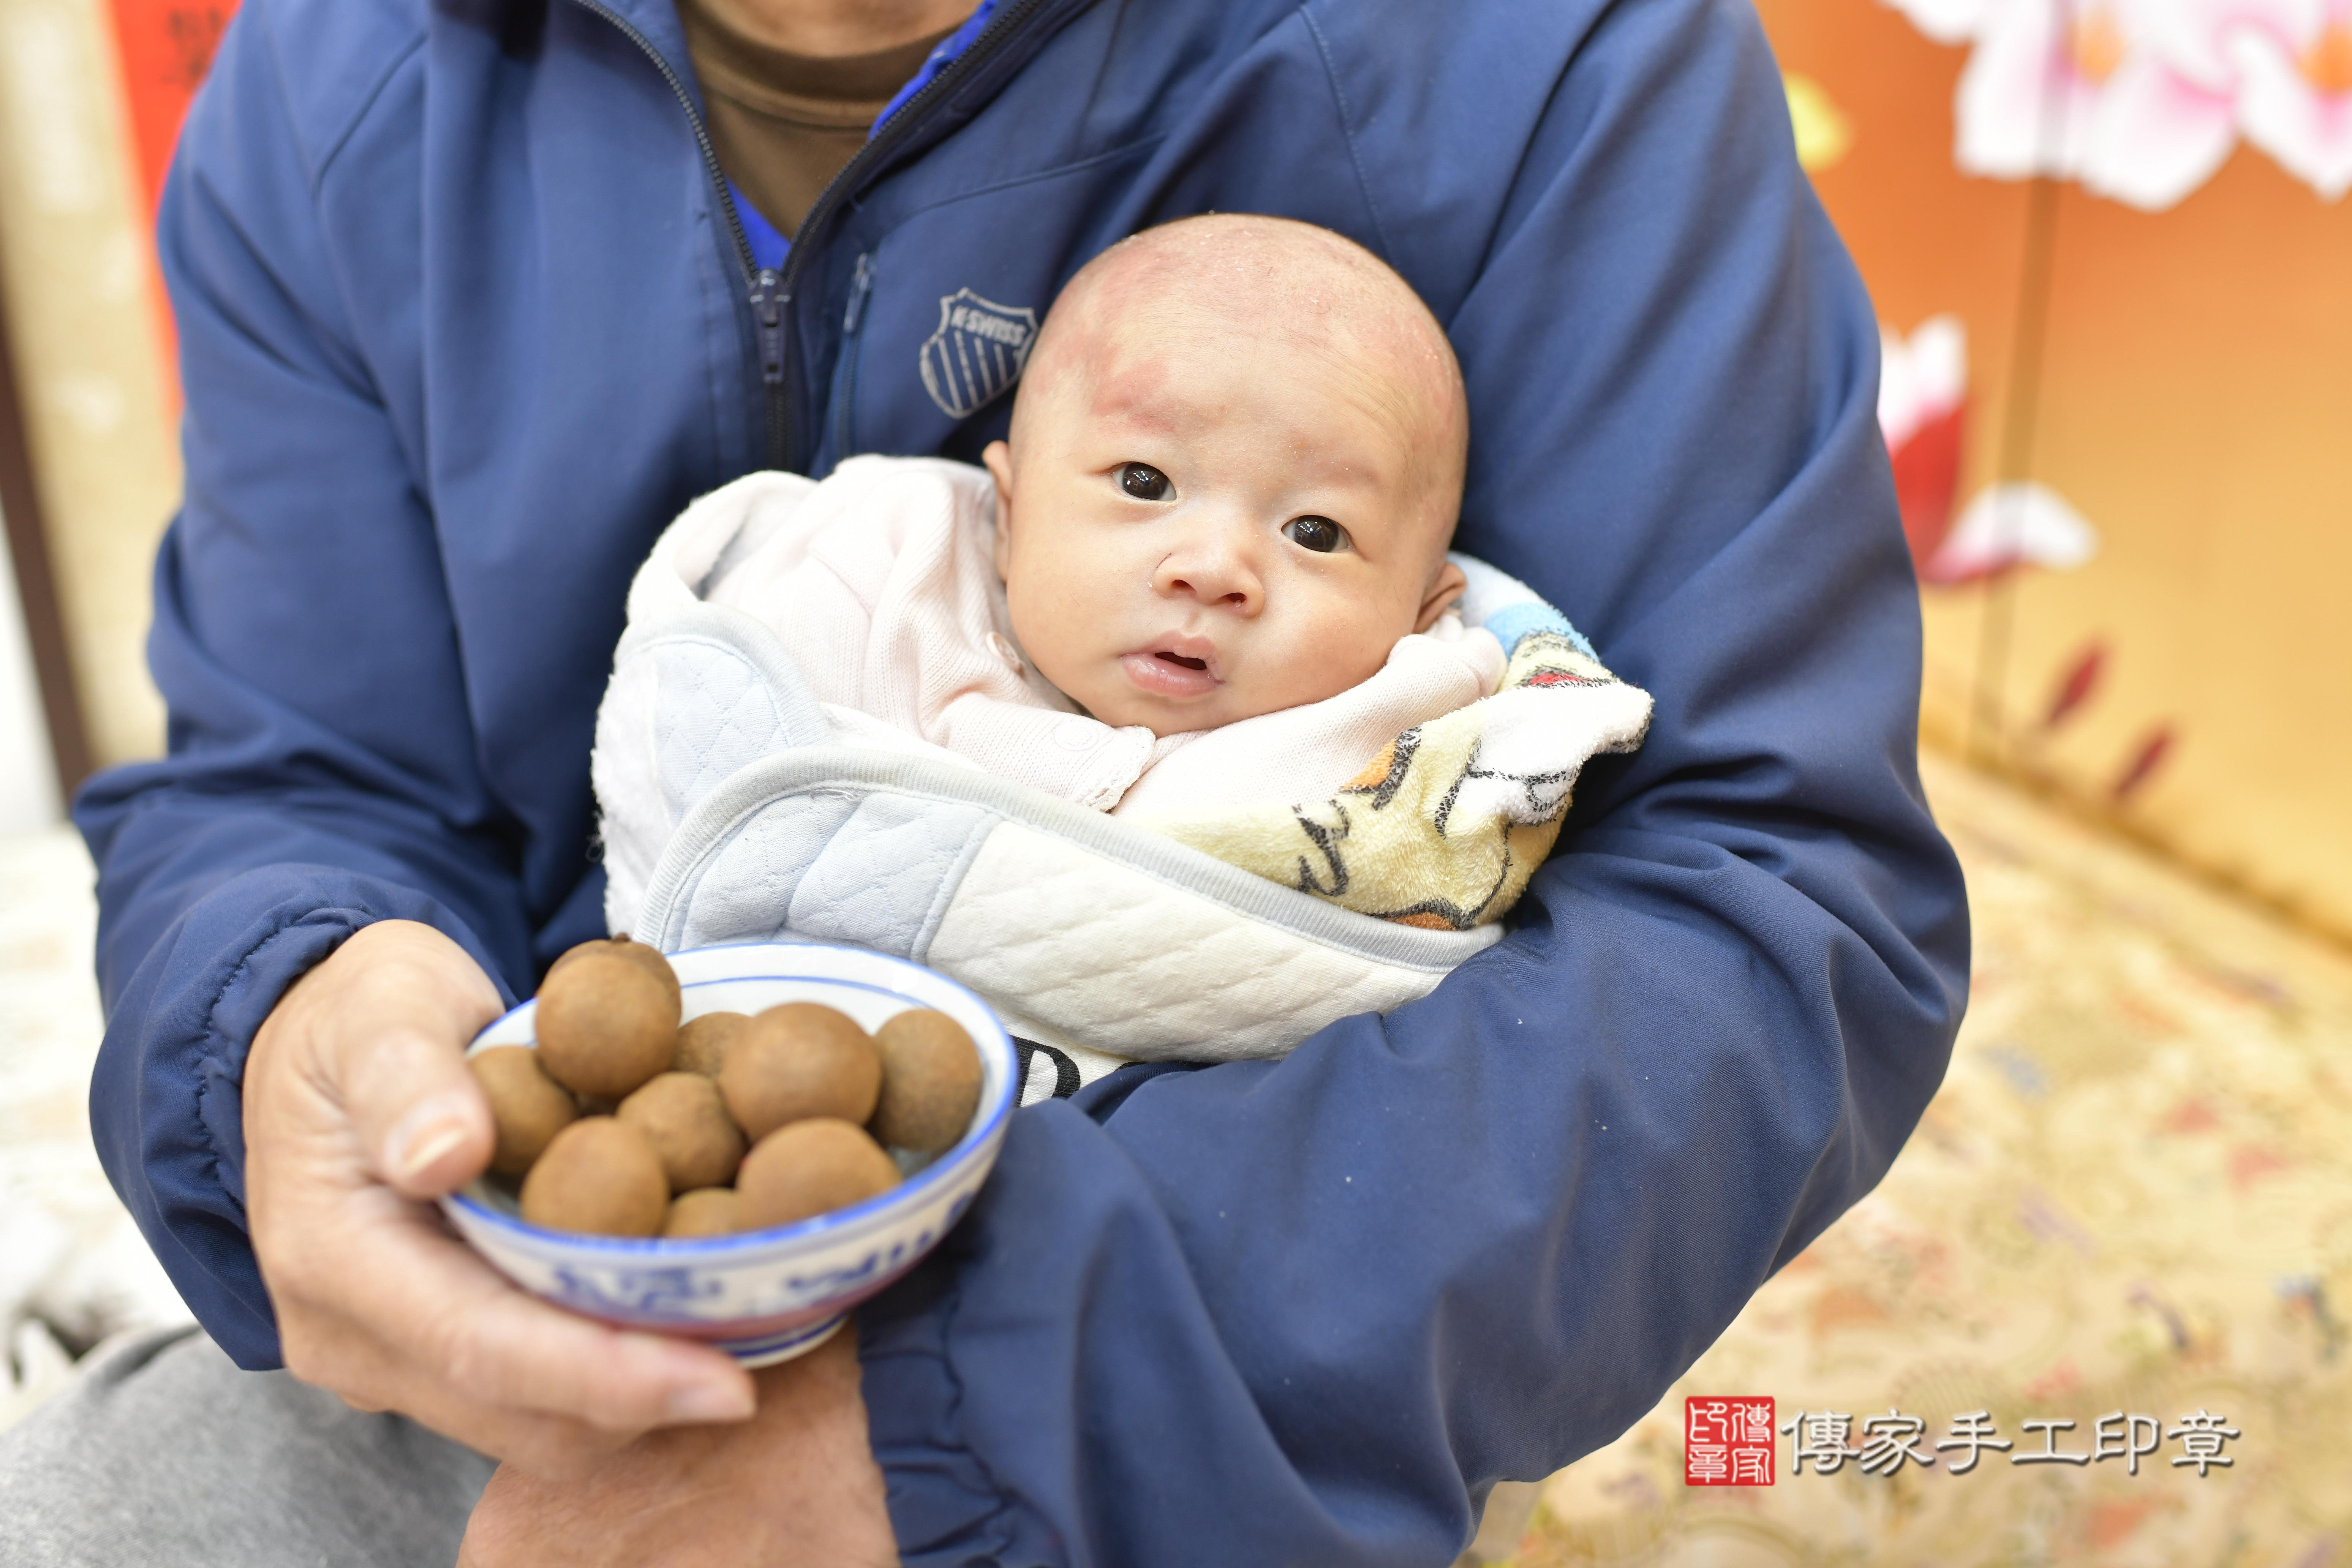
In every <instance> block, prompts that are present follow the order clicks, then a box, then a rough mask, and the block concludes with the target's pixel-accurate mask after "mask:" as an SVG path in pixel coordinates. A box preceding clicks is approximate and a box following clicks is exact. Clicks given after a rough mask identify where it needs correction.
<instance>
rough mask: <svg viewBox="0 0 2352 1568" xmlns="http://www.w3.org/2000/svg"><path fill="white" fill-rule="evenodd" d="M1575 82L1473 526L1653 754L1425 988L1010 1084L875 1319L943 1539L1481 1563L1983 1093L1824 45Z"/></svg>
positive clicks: (1662, 54)
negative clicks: (1069, 1092)
mask: <svg viewBox="0 0 2352 1568" xmlns="http://www.w3.org/2000/svg"><path fill="white" fill-rule="evenodd" d="M1547 101H1548V107H1547V108H1546V110H1545V111H1544V117H1543V122H1542V124H1541V125H1540V127H1539V128H1538V131H1537V132H1536V134H1535V135H1534V136H1533V137H1532V138H1531V140H1530V142H1529V143H1528V151H1527V153H1526V154H1525V158H1524V161H1523V162H1522V163H1519V164H1517V166H1516V168H1512V167H1511V166H1509V165H1508V164H1506V165H1505V168H1506V173H1505V174H1504V175H1502V176H1501V177H1503V178H1507V179H1508V180H1510V181H1512V182H1513V188H1512V190H1511V193H1510V195H1509V197H1508V199H1507V202H1506V203H1505V204H1504V205H1503V207H1502V209H1501V211H1502V216H1501V219H1500V221H1499V224H1498V226H1497V229H1496V233H1495V235H1494V236H1493V238H1492V242H1491V244H1490V246H1489V247H1487V249H1486V253H1485V255H1486V259H1485V261H1484V264H1483V266H1482V267H1481V268H1479V270H1478V278H1477V281H1476V282H1475V286H1473V287H1472V288H1471V289H1470V290H1469V292H1468V293H1467V295H1466V297H1465V299H1464V300H1463V301H1462V303H1461V305H1460V308H1459V310H1457V311H1455V312H1454V315H1453V318H1452V320H1451V321H1450V323H1449V325H1450V328H1451V331H1452V332H1453V334H1454V340H1455V342H1456V344H1457V347H1458V348H1459V350H1460V352H1461V355H1462V358H1463V362H1464V366H1465V374H1466V376H1467V379H1468V381H1469V384H1470V386H1471V390H1472V397H1473V405H1474V414H1473V430H1474V432H1475V435H1474V440H1475V442H1476V444H1477V447H1478V448H1479V450H1478V453H1477V454H1476V455H1475V456H1474V464H1473V466H1474V481H1473V484H1472V488H1471V491H1470V495H1469V497H1468V500H1467V502H1466V504H1465V522H1464V532H1463V536H1462V540H1461V543H1462V547H1463V548H1465V549H1467V550H1469V551H1470V552H1473V553H1476V554H1480V555H1483V556H1485V557H1486V558H1488V559H1490V560H1492V561H1494V562H1495V563H1496V564H1497V565H1499V566H1501V567H1503V568H1504V569H1506V570H1507V571H1509V572H1511V573H1513V574H1516V575H1518V576H1521V577H1523V578H1525V579H1526V580H1528V582H1529V583H1530V584H1533V585H1534V586H1535V587H1537V588H1538V590H1539V591H1541V592H1543V593H1544V595H1545V596H1546V597H1548V598H1549V599H1550V600H1552V602H1554V603H1555V604H1559V605H1562V606H1563V607H1564V608H1567V609H1568V610H1569V612H1570V616H1571V617H1572V618H1573V619H1575V620H1576V622H1577V623H1578V625H1579V626H1581V627H1583V628H1584V629H1585V630H1587V631H1588V632H1591V633H1592V634H1593V635H1594V637H1595V639H1596V641H1598V642H1599V644H1600V647H1601V654H1602V657H1603V658H1606V659H1607V660H1608V662H1609V664H1610V665H1611V667H1612V668H1614V669H1616V670H1617V671H1618V672H1620V673H1621V674H1622V676H1624V678H1625V679H1629V680H1633V681H1635V682H1637V683H1639V684H1640V685H1643V686H1644V687H1646V688H1647V689H1649V690H1650V691H1651V692H1652V693H1653V694H1654V696H1655V698H1656V701H1657V710H1656V716H1655V720H1654V723H1653V725H1652V728H1651V731H1650V737H1649V740H1648V741H1647V742H1646V744H1645V745H1644V746H1643V749H1642V750H1641V752H1638V753H1636V754H1635V755H1633V756H1632V757H1630V758H1624V759H1606V760H1604V761H1603V762H1601V763H1596V764H1595V765H1594V766H1593V767H1592V768H1591V770H1590V771H1589V773H1588V775H1587V779H1586V781H1585V783H1584V784H1582V785H1581V787H1580V798H1579V800H1578V803H1577V806H1576V810H1575V813H1574V815H1573V816H1572V818H1571V820H1570V825H1569V830H1568V831H1567V832H1566V833H1565V834H1564V835H1563V837H1562V838H1561V847H1560V848H1559V851H1558V852H1557V853H1555V855H1554V856H1553V858H1551V859H1550V861H1549V863H1548V864H1546V865H1545V866H1544V867H1543V868H1542V869H1541V870H1540V871H1539V872H1538V874H1537V876H1536V878H1535V879H1534V881H1533V884H1532V886H1531V888H1530V890H1529V892H1528V897H1527V899H1526V900H1525V901H1524V902H1523V903H1522V904H1521V905H1520V906H1519V910H1518V911H1517V915H1516V917H1515V919H1514V921H1513V929H1512V930H1511V931H1509V933H1508V935H1507V938H1506V940H1505V941H1503V942H1501V943H1499V944H1498V945H1497V946H1496V947H1495V948H1493V949H1491V950H1489V951H1488V952H1485V953H1484V954H1482V955H1480V956H1479V957H1477V958H1475V959H1474V960H1472V961H1471V962H1470V963H1465V965H1463V966H1462V967H1461V968H1460V969H1459V970H1458V971H1456V972H1455V973H1454V974H1453V975H1451V976H1449V977H1448V979H1447V980H1446V982H1445V983H1444V984H1442V985H1441V986H1440V987H1439V988H1438V989H1437V990H1436V992H1434V993H1433V994H1432V995H1430V996H1429V997H1427V998H1425V999H1424V1000H1423V1001H1421V1002H1418V1003H1415V1004H1412V1005H1408V1006H1404V1007H1402V1008H1399V1009H1398V1010H1396V1011H1395V1012H1394V1013H1392V1014H1391V1015H1389V1016H1386V1017H1376V1016H1366V1017H1359V1018H1354V1019H1350V1020H1347V1021H1345V1022H1342V1023H1340V1024H1338V1025H1335V1026H1332V1027H1330V1028H1328V1029H1327V1030H1325V1031H1323V1032H1322V1033H1321V1034H1320V1035H1318V1036H1317V1037H1315V1038H1313V1039H1312V1040H1310V1041H1308V1042H1307V1044H1306V1045H1305V1046H1304V1047H1301V1048H1300V1049H1299V1050H1298V1051H1297V1052H1296V1053H1295V1054H1294V1055H1292V1056H1291V1057H1290V1058H1287V1059H1286V1060H1284V1061H1282V1062H1280V1063H1268V1064H1257V1063H1252V1064H1234V1065H1227V1066H1219V1067H1214V1068H1203V1069H1198V1070H1181V1069H1180V1070H1166V1069H1152V1070H1146V1069H1140V1068H1128V1069H1124V1070H1123V1071H1122V1072H1121V1073H1119V1074H1116V1075H1113V1077H1112V1078H1111V1079H1106V1080H1104V1082H1103V1083H1101V1084H1098V1085H1096V1086H1093V1087H1092V1088H1091V1089H1089V1090H1088V1091H1087V1092H1086V1093H1085V1094H1082V1095H1081V1096H1080V1097H1079V1098H1078V1100H1076V1102H1075V1103H1067V1104H1055V1105H1048V1106H1045V1107H1042V1108H1039V1109H1036V1110H1030V1111H1026V1112H1024V1114H1023V1115H1021V1116H1020V1117H1018V1118H1016V1119H1015V1121H1014V1125H1013V1131H1012V1134H1011V1136H1010V1138H1009V1139H1008V1141H1007V1142H1006V1145H1005V1149H1004V1152H1003V1156H1002V1158H1001V1160H1000V1162H999V1163H998V1165H997V1168H996V1171H995V1173H994V1175H993V1177H992V1180H991V1182H990V1183H989V1184H988V1186H987V1187H986V1188H985V1189H984V1190H983V1192H982V1195H981V1197H980V1199H979V1200H978V1202H977V1203H976V1204H975V1205H974V1208H973V1210H972V1212H971V1214H970V1215H968V1216H967V1217H966V1219H965V1220H964V1222H963V1224H962V1225H961V1226H960V1227H959V1228H958V1229H957V1230H956V1231H954V1232H953V1233H951V1234H950V1237H948V1238H947V1240H946V1241H945V1242H943V1243H942V1245H941V1247H940V1250H939V1252H938V1253H937V1254H936V1255H935V1256H934V1257H933V1258H930V1259H928V1260H926V1263H925V1264H924V1266H922V1267H921V1268H919V1270H918V1271H917V1272H916V1273H915V1274H914V1275H912V1276H910V1277H909V1279H908V1281H906V1282H904V1283H903V1284H902V1285H901V1286H900V1287H898V1289H895V1290H893V1291H891V1292H888V1293H886V1294H885V1295H884V1296H882V1297H881V1298H879V1299H877V1300H876V1301H875V1302H872V1303H869V1305H868V1306H867V1307H866V1309H864V1310H863V1314H862V1320H863V1329H862V1332H863V1335H864V1351H865V1356H866V1393H867V1403H868V1405H869V1408H870V1410H871V1414H872V1420H873V1427H874V1432H875V1436H876V1441H877V1452H878V1453H879V1454H880V1455H881V1457H882V1458H883V1460H884V1463H885V1468H886V1471H887V1477H888V1480H889V1487H890V1499H891V1507H892V1511H893V1519H894V1521H895V1523H896V1525H897V1528H898V1532H899V1536H900V1540H901V1543H902V1546H903V1548H904V1550H905V1552H906V1557H907V1561H908V1563H910V1564H923V1565H926V1568H929V1565H944V1564H951V1563H952V1564H963V1563H1005V1564H1028V1563H1089V1564H1092V1563H1118V1564H1123V1565H1138V1568H1148V1565H1151V1564H1168V1565H1170V1568H1181V1565H1184V1564H1194V1563H1357V1564H1397V1565H1400V1568H1402V1565H1405V1564H1429V1563H1444V1562H1446V1561H1448V1560H1450V1558H1451V1557H1452V1556H1453V1554H1454V1552H1457V1551H1458V1550H1459V1549H1460V1547H1461V1545H1462V1543H1463V1542H1465V1540H1466V1538H1467V1537H1468V1535H1469V1534H1470V1532H1471V1530H1472V1527H1473V1524H1474V1521H1475V1515H1476V1512H1477V1510H1478V1509H1479V1507H1480V1506H1481V1504H1482V1502H1483V1500H1484V1497H1485V1494H1486V1490H1487V1489H1489V1488H1490V1487H1491V1486H1492V1484H1493V1483H1494V1482H1495V1481H1496V1480H1497V1479H1507V1478H1523V1479H1536V1478H1539V1477H1541V1476H1543V1475H1545V1474H1547V1473H1549V1472H1550V1471H1551V1470H1553V1469H1555V1468H1558V1467H1559V1466H1561V1465H1564V1464H1566V1463H1568V1462H1569V1461H1570V1460H1572V1459H1575V1458H1578V1457H1579V1456H1580V1455H1582V1454H1584V1453H1587V1452H1589V1451H1591V1449H1593V1448H1595V1447H1599V1446H1601V1445H1602V1444H1604V1443H1606V1442H1608V1441H1610V1440H1611V1439H1612V1438H1613V1437H1614V1436H1617V1435H1618V1434H1619V1433H1620V1432H1622V1431H1623V1430H1624V1429H1625V1428H1626V1427H1627V1426H1630V1425H1631V1424H1632V1423H1633V1421H1635V1420H1636V1419H1638V1418H1639V1417H1640V1416H1641V1415H1643V1413H1644V1412H1646V1411H1647V1410H1648V1409H1649V1408H1650V1407H1651V1406H1652V1405H1654V1403H1655V1401H1656V1400H1657V1399H1658V1398H1659V1397H1660V1395H1661V1394H1663V1393H1664V1391H1665V1390H1666V1388H1667V1387H1668V1386H1669V1384H1671V1383H1672V1382H1673V1381H1674V1380H1675V1378H1676V1377H1677V1376H1678V1375H1680V1374H1681V1373H1683V1372H1684V1371H1685V1369H1686V1368H1687V1367H1688V1366H1689V1365H1690V1363H1692V1362H1693V1361H1694V1360H1695V1359H1696V1357H1697V1356H1698V1354H1699V1353H1700V1352H1702V1351H1703V1350H1705V1349H1706V1346H1707V1345H1708V1344H1709V1343H1710V1342H1712V1341H1713V1340H1714V1339H1715V1338H1716V1337H1717V1335H1718V1334H1719V1333H1720V1332H1721V1331H1723V1330H1724V1328H1725V1327H1726V1326H1727V1324H1728V1323H1729V1322H1730V1321H1731V1320H1732V1318H1733V1317H1734V1316H1735V1315H1736V1314H1737V1313H1738V1310H1739V1309H1740V1307H1741V1305H1742V1304H1743V1303H1744V1302H1745V1301H1746V1300H1748V1296H1749V1295H1750V1294H1751V1293H1752V1292H1753V1291H1754V1290H1755V1289H1756V1287H1757V1286H1758V1285H1759V1284H1760V1283H1761V1282H1762V1281H1763V1280H1764V1279H1766V1277H1767V1276H1769V1274H1770V1273H1771V1272H1772V1271H1773V1270H1774V1269H1775V1268H1778V1267H1779V1266H1780V1265H1781V1264H1782V1263H1784V1262H1786V1261H1787V1260H1788V1259H1789V1258H1790V1257H1792V1256H1794V1254H1795V1253H1796V1252H1797V1251H1798V1250H1800V1249H1801V1247H1804V1246H1805V1244H1806V1243H1807V1242H1808V1241H1809V1240H1811V1238H1812V1237H1814V1236H1816V1235H1818V1234H1819V1233H1820V1232H1821V1230H1822V1228H1823V1227H1824V1226H1827V1225H1828V1224H1829V1223H1830V1222H1831V1220H1832V1219H1833V1218H1834V1217H1836V1216H1837V1215H1839V1214H1840V1213H1841V1212H1843V1210H1844V1209H1845V1208H1846V1207H1847V1205H1850V1204H1852V1203H1853V1201H1854V1200H1855V1199H1856V1198H1857V1197H1858V1196H1860V1195H1861V1194H1863V1193H1864V1192H1865V1191H1867V1190H1868V1189H1869V1188H1870V1187H1871V1186H1872V1185H1873V1184H1874V1183H1875V1182H1876V1181H1877V1180H1878V1179H1879V1177H1880V1176H1881V1174H1882V1173H1884V1172H1885V1169H1886V1167H1887V1164H1888V1163H1889V1162H1890V1161H1891V1160H1892V1159H1893V1158H1894V1156H1895V1152H1896V1150H1897V1149H1898V1148H1899V1147H1900V1145H1901V1144H1902V1142H1903V1141H1904V1139H1905V1137H1906V1135H1907V1134H1908V1132H1909V1131H1910V1130H1911V1128H1912V1126H1913V1124H1914V1122H1915V1121H1916V1119H1917V1117H1918V1115H1919V1113H1920V1111H1921V1110H1922V1109H1923V1108H1924V1106H1925V1105H1926V1103H1927V1100H1928V1098H1929V1097H1930V1095H1931V1094H1932V1093H1933V1092H1934V1090H1935V1089H1936V1087H1937V1083H1938V1082H1939V1080H1940V1079H1941V1077H1942V1074H1943V1070H1944V1067H1945V1064H1946V1061H1947V1059H1948V1053H1949V1049H1950V1045H1951V1041H1952V1037H1953V1034H1954V1031H1955V1029H1956V1027H1957V1026H1958V1017H1959V1014H1960V1010H1961V1006H1962V1002H1963V994H1964V987H1965V976H1966V971H1967V958H1968V952H1967V949H1968V928H1967V915H1966V906H1965V901H1964V895H1963V889H1962V887H1961V881H1960V877H1959V872H1958V867H1957V865H1956V863H1955V861H1954V859H1953V857H1952V855H1951V853H1950V851H1949V848H1948V846H1947V845H1946V844H1945V843H1944V841H1943V839H1942V837H1940V835H1939V834H1938V833H1937V829H1936V827H1935V826H1934V824H1933V822H1932V821H1931V819H1930V817H1929V816H1928V813H1927V807H1926V805H1925V804H1924V802H1923V800H1922V797H1921V795H1920V791H1919V787H1918V782H1917V777H1916V752H1915V746H1916V694H1917V687H1918V679H1919V647H1918V643H1919V626H1918V610H1917V601H1916V590H1915V587H1914V584H1913V580H1912V575H1911V572H1910V567H1909V563H1908V559H1907V556H1906V552H1905V547H1904V543H1903V540H1902V535H1901V531H1900V527H1899V524H1898V521H1897V516H1896V510H1895V497H1894V493H1893V488H1892V485H1891V483H1890V480H1889V478H1888V474H1887V468H1886V459H1885V448H1884V446H1883V444H1882V442H1881V439H1880V437H1879V435H1878V431H1877V426H1876V423H1875V418H1874V404H1875V395H1876V375H1875V356H1876V343H1877V337H1876V331H1875V324H1874V320H1873V316H1872V312H1871V310H1870V306H1869V302H1868V300H1866V299H1865V298H1864V293H1863V290H1862V289H1861V287H1860V284H1859V282H1858V280H1857V279H1855V277H1854V275H1853V270H1852V268H1851V265H1850V263H1849V262H1848V261H1847V259H1846V258H1845V256H1844V253H1843V249H1842V248H1841V247H1840V245H1839V243H1838V241H1837V239H1836V237H1835V236H1834V235H1833V233H1832V230H1831V229H1830V227H1829V225H1828V223H1827V221H1826V219H1825V218H1824V216H1822V213H1821V211H1820V209H1819V207H1818V205H1816V204H1815V202H1814V200H1813V198H1812V195H1811V191H1810V189H1809V187H1808V186H1807V184H1806V183H1805V180H1804V177H1803V176H1802V174H1801V173H1800V171H1799V170H1798V169H1797V167H1796V163H1795V159H1794V157H1793V154H1792V151H1791V142H1790V131H1789V125H1788V121H1787V117H1786V110H1785V107H1784V105H1783V102H1782V97H1781V89H1780V80H1779V76H1778V72H1777V70H1776V69H1775V68H1774V66H1773V63H1772V61H1771V59H1770V57H1769V51H1768V50H1767V48H1766V47H1765V45H1764V42H1763V39H1762V37H1761V35H1760V32H1759V29H1758V27H1757V26H1756V24H1755V21H1754V18H1753V16H1752V15H1751V14H1750V13H1749V12H1748V8H1747V7H1746V6H1744V5H1725V4H1715V3H1712V0H1655V3H1650V4H1642V5H1627V4H1621V5H1612V6H1608V7H1606V8H1604V9H1603V11H1602V13H1601V21H1600V22H1599V23H1598V25H1597V26H1595V27H1594V29H1593V30H1592V31H1591V34H1590V35H1589V36H1587V37H1585V38H1584V40H1583V41H1582V43H1581V44H1580V47H1578V48H1577V50H1576V51H1575V53H1574V54H1573V56H1572V57H1571V58H1570V63H1569V64H1568V65H1567V67H1566V68H1565V69H1564V71H1563V72H1562V74H1561V78H1560V79H1559V84H1558V86H1557V88H1556V89H1554V90H1553V91H1552V92H1551V94H1550V96H1549V100H1547ZM1367 112H1368V113H1370V112H1371V111H1370V110H1368V111H1367ZM1367 156H1370V154H1367Z"/></svg>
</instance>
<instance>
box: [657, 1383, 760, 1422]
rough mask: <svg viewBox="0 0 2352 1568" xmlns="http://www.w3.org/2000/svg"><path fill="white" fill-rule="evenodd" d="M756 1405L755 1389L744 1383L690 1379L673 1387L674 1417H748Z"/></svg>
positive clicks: (711, 1419) (731, 1419)
mask: <svg viewBox="0 0 2352 1568" xmlns="http://www.w3.org/2000/svg"><path fill="white" fill-rule="evenodd" d="M754 1408H755V1406H754V1405H753V1403H752V1399H751V1390H750V1389H748V1388H745V1387H743V1386H742V1385H740V1384H709V1383H689V1384H686V1385H685V1386H684V1387H683V1388H674V1389H672V1390H670V1395H669V1418H670V1419H671V1420H673V1421H748V1420H750V1419H751V1412H752V1410H753V1409H754Z"/></svg>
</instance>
